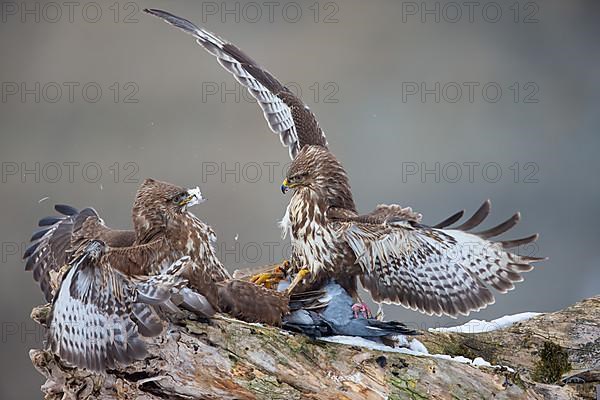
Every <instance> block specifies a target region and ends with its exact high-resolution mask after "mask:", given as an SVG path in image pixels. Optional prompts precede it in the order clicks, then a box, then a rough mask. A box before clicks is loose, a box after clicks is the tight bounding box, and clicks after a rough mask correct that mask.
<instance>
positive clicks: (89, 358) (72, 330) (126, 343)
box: [49, 251, 185, 371]
mask: <svg viewBox="0 0 600 400" xmlns="http://www.w3.org/2000/svg"><path fill="white" fill-rule="evenodd" d="M107 260H108V259H107V258H105V257H102V258H101V259H100V260H98V259H94V258H92V257H90V256H89V255H88V254H85V251H84V252H83V254H82V255H81V256H79V257H77V258H76V259H75V261H74V263H73V265H72V266H71V268H70V270H69V271H68V273H67V274H66V276H65V277H64V279H63V281H62V284H61V286H60V289H59V291H58V293H57V296H56V297H55V300H54V303H53V306H52V315H51V319H50V335H49V337H50V348H51V350H52V351H53V352H54V353H55V354H58V355H59V356H60V357H61V358H62V359H63V360H65V361H67V362H69V363H71V364H74V365H76V366H78V367H82V368H87V369H89V370H92V371H104V370H105V369H106V368H114V366H115V363H116V362H121V363H130V362H133V361H135V360H138V359H142V358H143V357H144V355H145V354H146V348H145V345H144V342H143V341H142V339H141V338H140V334H141V335H143V336H156V335H158V334H159V333H160V332H161V331H162V329H163V325H162V322H161V320H160V318H159V317H158V315H157V314H156V312H155V311H154V309H153V308H152V306H151V305H156V304H161V303H162V302H164V301H166V300H168V298H169V297H170V290H171V289H172V288H173V287H174V286H176V285H182V284H183V283H185V281H183V280H182V279H181V278H179V276H178V274H179V272H180V271H181V264H178V263H175V264H174V266H173V267H171V268H169V269H168V270H167V271H166V272H165V274H164V275H162V276H159V277H151V278H147V279H145V280H142V281H140V282H134V281H133V280H131V279H130V278H128V277H126V276H125V275H123V274H121V273H120V272H118V271H117V270H115V269H114V268H112V267H111V266H110V265H109V264H107Z"/></svg>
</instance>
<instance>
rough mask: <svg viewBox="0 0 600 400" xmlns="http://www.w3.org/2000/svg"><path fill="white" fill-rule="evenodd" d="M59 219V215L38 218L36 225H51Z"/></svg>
mask: <svg viewBox="0 0 600 400" xmlns="http://www.w3.org/2000/svg"><path fill="white" fill-rule="evenodd" d="M60 220H61V218H59V217H45V218H42V219H40V221H39V222H38V226H51V225H54V224H55V223H57V222H59V221H60Z"/></svg>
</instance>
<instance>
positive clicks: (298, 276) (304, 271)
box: [286, 267, 310, 293]
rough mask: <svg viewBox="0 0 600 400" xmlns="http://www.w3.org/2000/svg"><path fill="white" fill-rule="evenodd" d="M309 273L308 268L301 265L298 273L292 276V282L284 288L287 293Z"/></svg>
mask: <svg viewBox="0 0 600 400" xmlns="http://www.w3.org/2000/svg"><path fill="white" fill-rule="evenodd" d="M307 275H310V270H309V269H308V268H306V267H303V268H302V269H301V270H300V271H298V273H297V274H296V276H295V277H294V280H293V281H292V283H290V286H288V288H287V289H286V291H287V292H288V293H291V292H292V290H294V288H295V287H296V286H298V284H299V283H300V282H302V280H304V278H305V277H306V276H307Z"/></svg>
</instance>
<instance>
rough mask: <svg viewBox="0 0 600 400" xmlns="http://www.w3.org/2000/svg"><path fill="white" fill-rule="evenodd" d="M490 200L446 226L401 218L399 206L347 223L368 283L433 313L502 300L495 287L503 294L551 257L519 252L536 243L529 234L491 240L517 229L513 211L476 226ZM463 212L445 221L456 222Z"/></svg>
mask: <svg viewBox="0 0 600 400" xmlns="http://www.w3.org/2000/svg"><path fill="white" fill-rule="evenodd" d="M489 211H490V202H489V201H486V202H485V203H484V204H483V205H482V206H481V207H480V209H479V210H478V211H477V212H476V213H475V214H474V215H473V216H472V217H471V218H470V219H469V220H467V221H466V222H465V223H464V224H462V225H460V226H458V227H457V228H454V229H448V228H446V229H440V228H433V227H429V226H425V225H421V224H419V223H418V222H415V221H410V220H406V219H399V218H396V217H395V216H394V214H393V213H390V214H388V215H385V214H380V215H379V217H378V222H376V221H374V220H373V219H371V220H369V222H362V221H361V219H362V220H365V219H366V218H364V217H358V218H355V219H348V220H346V221H344V222H341V223H340V224H341V226H340V227H341V229H342V230H343V234H344V237H345V239H346V241H347V243H348V244H349V246H350V247H351V249H352V250H353V252H354V253H355V255H356V258H357V262H358V263H359V265H360V267H361V269H362V274H361V276H360V279H361V283H362V285H363V286H364V287H365V288H366V289H367V290H368V291H369V292H370V293H371V295H372V296H373V299H374V300H375V301H377V302H384V303H396V304H402V305H403V306H405V307H407V308H411V309H413V310H419V311H421V312H424V313H427V314H436V315H442V314H446V315H450V316H453V317H454V316H456V315H458V314H463V315H468V314H469V312H470V311H474V310H479V309H481V308H485V307H486V306H487V305H488V304H492V303H493V302H494V296H493V294H492V292H491V290H490V287H491V288H494V289H496V290H497V291H499V292H501V293H506V292H507V291H509V290H511V289H513V288H514V284H513V283H514V282H520V281H522V280H523V277H522V276H521V273H522V272H526V271H530V270H531V269H532V268H533V266H532V265H531V263H533V262H535V261H541V260H543V258H535V257H527V256H519V255H517V254H513V253H510V252H509V251H508V250H507V249H510V248H514V247H517V246H520V245H523V244H527V243H531V242H533V241H535V240H536V239H537V238H538V235H537V234H536V235H532V236H529V237H526V238H523V239H517V240H510V241H499V242H494V241H491V240H488V239H491V238H492V237H495V236H497V235H500V234H502V233H504V232H506V231H508V230H509V229H511V228H512V227H513V226H514V225H515V224H516V223H517V222H518V221H519V219H520V216H519V214H518V213H517V214H515V215H513V216H512V217H511V218H510V219H508V220H507V221H505V222H503V223H502V224H500V225H498V226H496V227H494V228H491V229H488V230H485V231H481V232H468V231H469V230H470V229H472V228H475V227H476V226H478V225H479V224H480V223H481V222H482V221H483V220H484V219H485V218H486V217H487V215H488V214H489ZM459 214H460V213H458V214H455V215H454V216H452V217H450V218H448V219H446V220H445V221H443V222H441V223H440V224H438V225H437V226H444V227H445V226H448V225H450V224H449V222H450V223H452V222H456V221H455V220H456V219H457V218H456V216H457V215H458V216H459V217H460V215H462V214H460V215H459Z"/></svg>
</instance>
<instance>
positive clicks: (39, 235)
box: [29, 228, 51, 242]
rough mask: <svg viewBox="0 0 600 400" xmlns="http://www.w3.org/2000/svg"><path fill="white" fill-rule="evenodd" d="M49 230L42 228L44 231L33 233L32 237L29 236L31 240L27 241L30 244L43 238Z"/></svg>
mask: <svg viewBox="0 0 600 400" xmlns="http://www.w3.org/2000/svg"><path fill="white" fill-rule="evenodd" d="M50 229H51V228H44V229H40V230H39V231H37V232H34V233H33V235H31V238H30V239H29V241H30V242H33V241H35V240H38V239H39V238H41V237H42V236H44V235H45V234H46V233H48V231H49V230H50Z"/></svg>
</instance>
